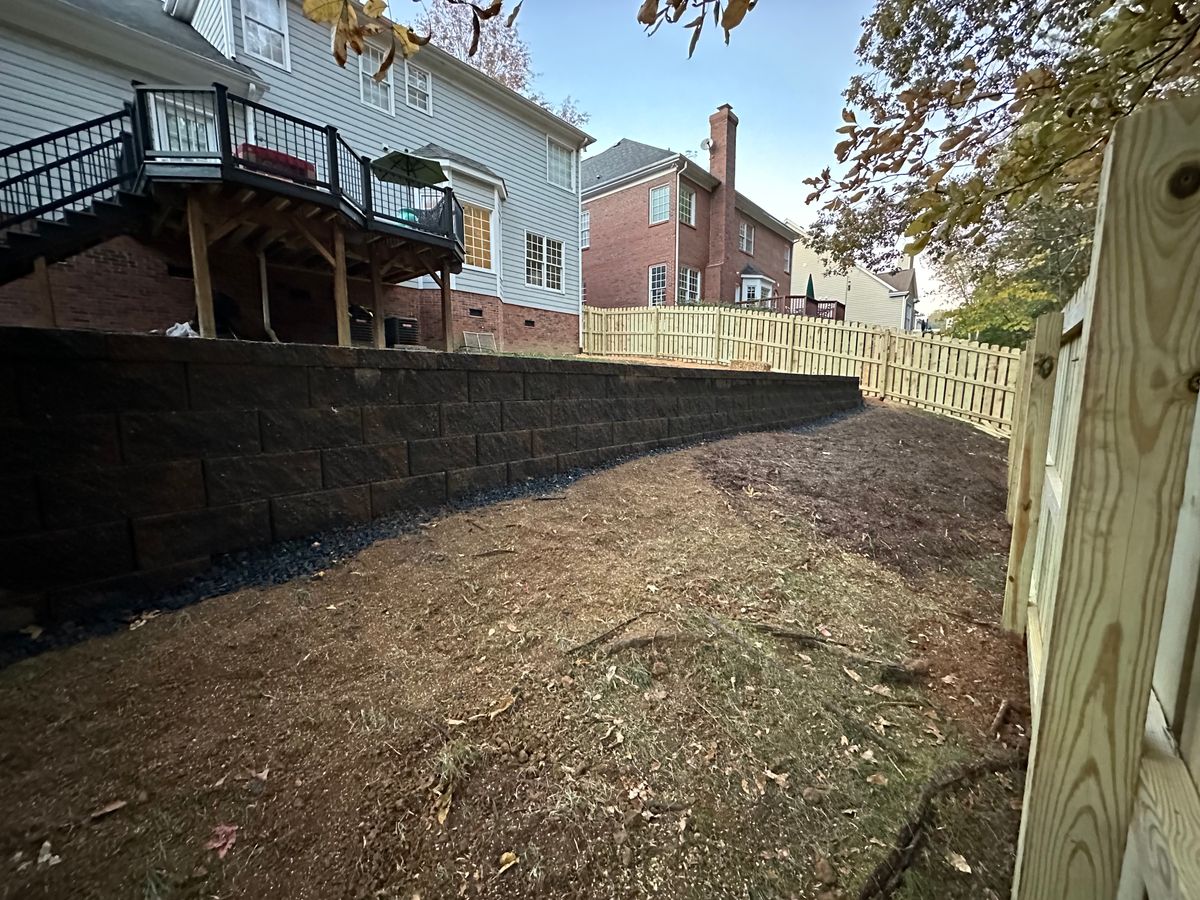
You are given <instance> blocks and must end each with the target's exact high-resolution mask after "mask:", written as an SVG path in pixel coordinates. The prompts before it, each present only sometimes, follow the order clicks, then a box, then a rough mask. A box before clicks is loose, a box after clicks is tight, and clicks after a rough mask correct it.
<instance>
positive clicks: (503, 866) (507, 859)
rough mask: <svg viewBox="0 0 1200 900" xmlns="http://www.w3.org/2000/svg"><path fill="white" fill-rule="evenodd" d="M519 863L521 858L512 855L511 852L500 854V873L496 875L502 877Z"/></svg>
mask: <svg viewBox="0 0 1200 900" xmlns="http://www.w3.org/2000/svg"><path fill="white" fill-rule="evenodd" d="M520 861H521V858H520V857H519V856H517V854H515V853H513V852H512V851H511V850H506V851H505V852H504V853H501V854H500V871H498V872H497V873H496V874H497V875H503V874H504V873H505V872H507V871H508V870H509V869H511V868H512V867H513V866H515V865H516V864H517V863H519V862H520Z"/></svg>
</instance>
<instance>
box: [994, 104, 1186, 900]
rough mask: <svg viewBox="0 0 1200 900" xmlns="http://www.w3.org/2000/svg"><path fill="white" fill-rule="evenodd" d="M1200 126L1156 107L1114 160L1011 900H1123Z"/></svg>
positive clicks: (1166, 558) (1156, 619)
mask: <svg viewBox="0 0 1200 900" xmlns="http://www.w3.org/2000/svg"><path fill="white" fill-rule="evenodd" d="M1198 122H1200V98H1188V99H1185V100H1176V101H1172V102H1169V103H1161V104H1155V105H1153V106H1151V107H1148V108H1146V109H1145V110H1142V111H1139V112H1137V113H1135V114H1134V115H1132V116H1129V117H1128V118H1126V119H1124V120H1122V121H1121V122H1119V123H1118V124H1117V126H1116V129H1115V130H1114V133H1113V137H1112V141H1111V143H1110V144H1109V148H1108V152H1107V155H1106V157H1105V163H1104V170H1103V173H1102V175H1101V181H1100V192H1099V196H1100V212H1099V216H1098V222H1097V230H1096V242H1095V244H1094V247H1093V255H1092V272H1091V278H1092V279H1094V290H1092V291H1091V292H1089V296H1088V298H1087V304H1086V305H1087V308H1086V310H1085V312H1084V315H1083V318H1082V321H1083V323H1084V329H1085V336H1084V337H1083V338H1082V345H1081V350H1080V353H1081V357H1082V358H1081V359H1080V360H1079V362H1078V363H1077V365H1078V366H1080V367H1081V369H1080V373H1079V375H1080V377H1079V380H1078V384H1079V385H1080V390H1081V391H1082V393H1081V395H1080V398H1079V414H1078V422H1077V424H1076V426H1075V428H1074V429H1072V431H1071V433H1070V435H1071V436H1073V437H1074V451H1073V452H1074V455H1073V460H1072V462H1071V463H1070V464H1069V468H1070V474H1069V476H1068V477H1067V480H1068V483H1067V484H1065V485H1064V497H1065V503H1064V505H1063V508H1062V510H1061V513H1060V520H1061V522H1062V525H1061V557H1060V558H1059V559H1058V572H1057V577H1056V578H1055V579H1054V580H1053V583H1052V587H1053V591H1054V596H1053V602H1052V606H1051V608H1050V610H1049V615H1050V619H1051V621H1050V624H1049V626H1048V627H1046V628H1045V631H1046V642H1047V643H1046V646H1045V648H1044V653H1045V671H1044V675H1043V678H1042V682H1043V688H1042V697H1041V709H1040V712H1039V714H1038V717H1037V723H1036V724H1035V726H1034V730H1033V738H1032V744H1031V749H1030V758H1029V774H1028V777H1027V778H1026V783H1025V801H1024V805H1023V810H1024V812H1023V816H1022V823H1021V836H1020V839H1019V843H1018V849H1017V863H1016V877H1015V880H1014V886H1013V896H1014V897H1015V898H1017V900H1076V898H1078V900H1085V898H1086V900H1111V898H1112V897H1114V896H1115V895H1116V893H1117V890H1118V884H1119V881H1120V877H1121V865H1122V860H1123V859H1124V857H1125V850H1126V840H1127V837H1128V834H1129V828H1130V823H1131V819H1132V815H1133V810H1134V801H1135V798H1136V795H1137V791H1138V777H1139V769H1140V767H1141V756H1142V740H1141V738H1142V735H1143V734H1144V727H1145V723H1146V713H1147V707H1148V705H1149V700H1150V682H1151V673H1152V671H1153V667H1154V661H1155V656H1156V654H1157V651H1158V643H1159V632H1160V628H1161V625H1162V615H1163V606H1164V599H1165V596H1166V594H1167V587H1168V581H1169V574H1168V573H1169V567H1170V561H1171V557H1172V552H1173V548H1174V545H1175V539H1176V528H1177V522H1178V517H1179V509H1180V503H1181V500H1182V497H1183V488H1184V474H1185V469H1186V467H1187V460H1188V442H1189V440H1190V436H1191V432H1192V424H1193V416H1194V413H1195V408H1196V402H1195V401H1196V396H1195V394H1194V393H1193V392H1192V389H1191V386H1190V383H1191V382H1192V379H1193V378H1194V376H1195V375H1196V373H1197V372H1200V339H1198V337H1200V298H1197V294H1196V291H1197V288H1196V286H1197V284H1200V254H1197V253H1196V252H1195V249H1196V248H1195V235H1196V234H1197V233H1200V190H1197V182H1198V181H1200V167H1197V159H1200V128H1197V123H1198ZM1067 446H1070V443H1068V444H1067ZM1039 591H1040V588H1039ZM1038 602H1039V605H1041V596H1040V593H1039V598H1038ZM1043 625H1044V626H1045V623H1043Z"/></svg>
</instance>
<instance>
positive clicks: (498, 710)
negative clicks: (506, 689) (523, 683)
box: [487, 694, 517, 719]
mask: <svg viewBox="0 0 1200 900" xmlns="http://www.w3.org/2000/svg"><path fill="white" fill-rule="evenodd" d="M516 702H517V697H516V695H515V694H509V695H508V699H507V700H505V701H504V702H503V703H501V704H500V705H499V706H497V707H496V708H495V709H493V710H492V711H491V712H489V713H488V714H487V717H488V718H489V719H494V718H496V716H498V715H500V713H502V712H505V711H506V710H509V709H511V708H512V705H513V704H514V703H516Z"/></svg>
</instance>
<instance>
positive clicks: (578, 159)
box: [575, 150, 592, 350]
mask: <svg viewBox="0 0 1200 900" xmlns="http://www.w3.org/2000/svg"><path fill="white" fill-rule="evenodd" d="M575 171H577V172H578V173H579V178H578V181H579V190H578V191H576V194H575V196H576V207H575V208H576V209H577V210H578V211H579V214H580V215H581V216H582V214H583V151H582V150H576V151H575ZM591 216H592V213H591V210H588V245H589V246H590V245H591V242H592V231H591V224H592V218H591ZM581 243H582V242H581V241H576V245H575V257H576V264H577V265H578V266H579V269H578V271H579V303H578V304H576V306H575V311H576V314H577V315H578V317H579V337H578V339H577V342H578V344H579V349H580V350H583V300H584V294H583V247H581V246H579V245H580V244H581Z"/></svg>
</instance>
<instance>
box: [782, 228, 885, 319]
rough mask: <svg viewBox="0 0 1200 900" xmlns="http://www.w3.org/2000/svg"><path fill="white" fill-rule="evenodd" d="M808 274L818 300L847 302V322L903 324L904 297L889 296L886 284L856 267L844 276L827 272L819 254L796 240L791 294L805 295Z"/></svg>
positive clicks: (793, 254) (793, 251)
mask: <svg viewBox="0 0 1200 900" xmlns="http://www.w3.org/2000/svg"><path fill="white" fill-rule="evenodd" d="M809 275H812V279H813V293H814V294H816V297H817V299H818V300H826V299H827V300H840V301H841V302H842V303H845V304H846V321H847V322H862V323H864V324H866V325H881V326H883V327H886V328H903V327H904V300H903V299H902V298H900V297H891V296H889V294H890V289H889V288H888V286H887V285H886V284H884V283H883V282H882V281H880V280H879V279H878V278H876V277H875V276H874V275H872V274H871V273H870V272H868V271H867V270H866V269H863V268H860V267H859V266H855V267H854V268H852V269H850V270H849V271H848V272H846V273H845V274H844V275H826V274H825V263H824V262H823V261H822V260H821V257H819V256H817V254H816V253H814V252H813V251H812V250H811V249H809V248H808V247H806V246H805V245H804V244H803V243H801V242H800V241H797V242H796V244H795V245H794V247H793V249H792V285H791V293H792V294H793V296H797V297H802V296H804V292H805V290H807V288H808V276H809Z"/></svg>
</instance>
